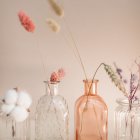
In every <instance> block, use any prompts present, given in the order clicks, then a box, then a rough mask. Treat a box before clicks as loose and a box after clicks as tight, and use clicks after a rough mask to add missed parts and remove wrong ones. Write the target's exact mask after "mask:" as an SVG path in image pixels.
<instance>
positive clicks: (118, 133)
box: [115, 98, 140, 140]
mask: <svg viewBox="0 0 140 140" xmlns="http://www.w3.org/2000/svg"><path fill="white" fill-rule="evenodd" d="M117 103H118V106H117V108H116V110H115V140H140V101H139V100H136V101H133V102H132V105H131V108H130V106H129V101H128V99H127V98H123V99H121V98H120V99H117Z"/></svg>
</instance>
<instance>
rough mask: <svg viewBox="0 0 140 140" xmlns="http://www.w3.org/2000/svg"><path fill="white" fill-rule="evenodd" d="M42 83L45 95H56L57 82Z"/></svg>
mask: <svg viewBox="0 0 140 140" xmlns="http://www.w3.org/2000/svg"><path fill="white" fill-rule="evenodd" d="M44 83H45V85H46V94H47V95H52V96H56V95H58V85H59V82H50V81H45V82H44Z"/></svg>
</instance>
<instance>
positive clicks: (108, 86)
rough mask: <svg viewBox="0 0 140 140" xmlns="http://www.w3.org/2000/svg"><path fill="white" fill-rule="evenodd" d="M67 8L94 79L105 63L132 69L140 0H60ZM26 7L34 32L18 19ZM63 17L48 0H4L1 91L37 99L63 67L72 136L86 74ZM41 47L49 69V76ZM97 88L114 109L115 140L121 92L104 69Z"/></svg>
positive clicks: (0, 10) (139, 45)
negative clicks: (56, 29)
mask: <svg viewBox="0 0 140 140" xmlns="http://www.w3.org/2000/svg"><path fill="white" fill-rule="evenodd" d="M58 2H60V4H62V5H63V7H64V9H65V20H66V22H67V24H68V25H69V27H70V29H71V32H72V34H73V36H74V38H75V40H76V41H77V42H78V48H79V51H80V54H81V57H82V59H83V62H84V64H85V67H86V71H87V74H88V77H89V78H91V76H92V75H93V73H94V71H95V69H96V68H97V66H98V65H99V64H100V63H101V62H105V63H107V64H112V63H113V62H116V63H117V64H118V65H119V66H120V67H122V68H124V69H125V70H126V71H128V68H129V67H130V65H131V64H132V61H133V60H134V59H135V58H136V57H137V56H139V55H140V1H139V0H133V1H132V0H58ZM19 10H24V11H25V12H26V13H27V14H28V15H29V16H30V17H31V18H32V20H33V21H34V22H35V24H36V31H35V33H28V32H26V31H25V30H24V29H23V28H22V27H21V25H20V23H19V21H18V17H17V13H18V11H19ZM48 17H53V18H54V19H56V20H57V21H58V23H59V24H60V25H61V32H60V33H58V34H55V33H53V32H52V31H51V30H50V29H49V28H48V26H47V25H46V23H45V20H46V18H48ZM63 35H65V37H66V38H68V40H69V37H68V35H67V33H66V28H65V24H64V21H63V20H62V19H60V18H58V17H57V16H56V15H55V14H54V13H53V11H51V9H50V7H49V6H48V4H47V3H46V1H45V0H0V95H1V96H2V95H3V94H4V93H5V92H6V91H7V90H8V89H9V88H13V87H17V86H18V87H19V88H21V89H26V90H27V91H28V92H29V93H30V94H31V95H32V98H33V100H34V103H33V106H32V115H33V113H34V111H35V106H36V103H37V100H38V99H39V98H40V97H41V96H42V95H43V94H44V93H45V87H44V83H43V81H44V80H46V78H45V77H46V75H47V78H49V75H50V73H51V72H52V71H54V70H57V69H58V68H59V67H63V68H64V69H65V71H66V77H65V79H64V80H63V81H62V82H61V84H60V88H59V89H60V94H61V95H63V96H64V97H65V98H66V100H67V102H68V105H69V110H70V140H73V138H74V103H75V100H76V99H77V98H78V97H79V96H81V95H82V94H83V82H82V80H83V79H84V75H83V73H82V69H81V67H80V65H79V63H78V62H77V60H76V59H75V56H74V55H73V53H72V51H71V49H70V48H69V47H68V45H69V44H70V45H71V44H72V43H71V41H68V42H66V41H65V39H64V36H63ZM38 48H39V49H40V50H41V52H42V56H43V59H44V62H45V65H46V67H47V72H46V73H45V74H44V72H43V67H42V64H41V61H40V56H39V54H38ZM96 78H97V79H99V81H100V82H99V85H98V92H99V94H100V96H102V97H103V98H104V100H105V101H106V103H107V105H108V108H109V120H108V121H109V140H112V139H113V133H114V132H113V129H112V128H113V113H114V109H115V107H116V106H117V104H116V103H115V100H116V98H118V97H120V96H121V95H122V94H121V92H120V91H119V90H118V89H117V88H116V87H115V86H114V85H113V84H112V83H111V81H110V79H109V78H108V76H107V75H106V73H105V71H104V70H103V68H101V69H100V70H99V72H98V74H97V77H96Z"/></svg>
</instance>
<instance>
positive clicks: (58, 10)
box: [48, 0, 64, 17]
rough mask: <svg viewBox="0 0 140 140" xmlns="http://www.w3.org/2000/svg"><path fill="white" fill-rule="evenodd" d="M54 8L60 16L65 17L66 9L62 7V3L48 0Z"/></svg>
mask: <svg viewBox="0 0 140 140" xmlns="http://www.w3.org/2000/svg"><path fill="white" fill-rule="evenodd" d="M48 1H49V3H50V5H51V7H52V9H53V10H54V12H55V13H56V14H57V15H58V16H60V17H63V16H64V10H63V8H62V7H60V5H58V4H57V2H56V1H55V0H48Z"/></svg>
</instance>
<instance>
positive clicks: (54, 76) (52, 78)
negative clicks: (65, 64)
mask: <svg viewBox="0 0 140 140" xmlns="http://www.w3.org/2000/svg"><path fill="white" fill-rule="evenodd" d="M50 81H51V82H58V81H60V79H59V76H58V73H56V72H53V73H52V74H51V77H50Z"/></svg>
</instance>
